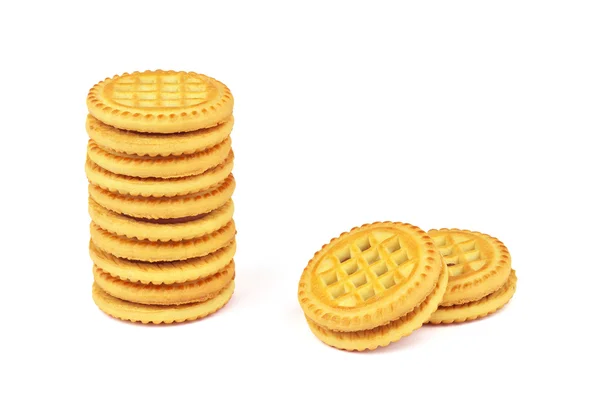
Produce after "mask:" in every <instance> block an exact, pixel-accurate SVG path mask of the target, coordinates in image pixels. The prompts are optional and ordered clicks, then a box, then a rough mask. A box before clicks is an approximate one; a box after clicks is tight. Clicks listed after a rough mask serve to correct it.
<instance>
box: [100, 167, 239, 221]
mask: <svg viewBox="0 0 600 400" xmlns="http://www.w3.org/2000/svg"><path fill="white" fill-rule="evenodd" d="M234 189H235V180H234V178H233V175H231V174H230V175H229V176H228V177H227V178H226V179H225V180H224V181H222V182H219V183H218V184H217V185H214V186H211V187H209V188H208V189H206V190H204V191H201V192H198V193H190V194H188V195H185V196H174V197H160V198H156V197H142V196H125V195H121V194H119V193H111V192H109V191H108V190H104V189H102V188H100V187H98V186H95V185H89V186H88V190H89V194H90V197H91V198H92V199H93V200H94V201H95V202H96V203H98V204H100V205H101V206H102V207H104V208H107V209H109V210H112V211H115V212H118V213H120V214H126V215H129V216H132V217H136V218H145V219H168V218H182V217H190V216H194V215H199V214H205V213H207V212H210V211H212V210H214V209H217V208H219V207H221V206H222V205H223V204H225V203H227V201H229V199H230V198H231V196H232V195H233V191H234Z"/></svg>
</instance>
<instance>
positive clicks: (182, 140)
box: [85, 115, 233, 157]
mask: <svg viewBox="0 0 600 400" xmlns="http://www.w3.org/2000/svg"><path fill="white" fill-rule="evenodd" d="M85 128H86V130H87V133H88V136H89V137H90V139H92V140H93V141H94V142H96V143H97V144H98V146H100V147H102V148H105V149H108V150H111V151H113V152H115V153H124V154H137V155H138V156H152V157H156V156H163V157H166V156H172V155H173V156H178V155H182V154H192V153H197V152H199V151H202V150H204V149H208V148H209V147H213V146H216V145H217V144H219V143H221V142H222V141H223V140H225V139H227V138H228V137H229V135H230V134H231V131H232V129H233V116H231V117H229V118H227V119H226V120H225V121H223V122H222V123H220V124H219V125H216V126H213V127H211V128H207V129H200V130H197V131H192V132H185V133H174V134H171V135H162V134H152V133H144V134H141V133H139V132H133V131H125V130H122V129H118V128H115V127H113V126H110V125H106V124H103V123H102V122H100V121H98V120H97V119H96V118H94V117H93V116H92V115H88V117H87V120H86V123H85Z"/></svg>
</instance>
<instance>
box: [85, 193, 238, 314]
mask: <svg viewBox="0 0 600 400" xmlns="http://www.w3.org/2000/svg"><path fill="white" fill-rule="evenodd" d="M96 189H97V188H95V187H92V186H91V188H90V194H92V193H93V192H94V190H96ZM166 200H167V201H172V200H173V198H167V199H166ZM160 201H161V199H160V198H152V203H153V204H154V203H157V202H160ZM201 207H202V205H201ZM88 209H89V214H90V216H91V218H92V223H91V225H90V233H91V241H90V257H91V259H92V261H93V264H94V266H93V274H94V285H93V290H92V296H93V299H94V302H95V303H96V305H97V306H98V307H99V308H100V309H101V310H102V311H104V312H105V313H106V314H108V315H111V316H113V317H116V318H119V319H122V320H129V321H133V322H142V323H154V324H160V323H173V322H183V321H189V320H195V319H198V318H202V317H204V316H207V315H209V314H212V313H214V312H216V311H218V310H219V309H220V308H222V307H223V306H225V304H227V302H228V301H229V299H230V298H231V296H232V295H233V290H234V285H235V284H234V277H235V263H234V261H233V257H234V255H235V249H236V244H235V234H236V230H235V223H234V222H233V219H232V216H233V202H232V201H231V199H230V198H225V199H224V204H218V207H217V208H216V209H214V210H212V211H208V212H206V213H204V214H200V215H196V216H184V217H179V218H158V219H145V218H139V217H133V216H130V215H125V214H121V213H118V212H115V211H112V210H109V209H108V208H105V207H103V206H102V205H100V204H99V203H98V202H96V201H95V200H94V196H93V195H92V196H91V197H90V199H89V203H88Z"/></svg>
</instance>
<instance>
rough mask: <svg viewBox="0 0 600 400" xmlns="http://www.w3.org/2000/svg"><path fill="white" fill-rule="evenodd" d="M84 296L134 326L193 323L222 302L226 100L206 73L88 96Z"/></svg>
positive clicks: (226, 236)
mask: <svg viewBox="0 0 600 400" xmlns="http://www.w3.org/2000/svg"><path fill="white" fill-rule="evenodd" d="M87 105H88V110H89V113H90V115H88V117H87V121H86V130H87V132H88V135H89V136H90V141H89V144H88V149H87V160H86V164H85V171H86V176H87V178H88V181H89V183H90V185H89V195H90V199H89V203H88V208H89V214H90V217H91V219H92V223H91V225H90V234H91V241H90V257H91V259H92V261H93V272H94V281H95V283H94V286H93V290H92V295H93V298H94V301H95V302H96V304H97V305H98V307H99V308H100V309H101V310H102V311H104V312H105V313H107V314H109V315H111V316H113V317H116V318H119V319H124V320H129V321H139V322H143V323H150V322H151V323H172V322H181V321H186V320H193V319H198V318H201V317H203V316H205V315H208V314H210V313H213V312H215V311H217V310H218V309H220V308H221V307H223V306H224V305H225V304H226V303H227V302H228V301H229V299H230V298H231V296H232V295H233V290H234V286H235V285H234V282H233V280H234V277H235V268H234V260H233V258H234V255H235V251H236V242H235V235H236V229H235V223H234V222H233V212H234V205H233V201H232V200H231V197H232V195H233V192H234V189H235V179H234V178H233V175H232V174H231V172H232V170H233V151H232V149H231V138H230V133H231V131H232V128H233V115H232V111H233V97H232V95H231V92H230V91H229V89H227V87H226V86H225V85H223V84H222V83H221V82H219V81H216V80H215V79H212V78H209V77H207V76H205V75H200V74H196V73H187V72H175V71H160V70H159V71H146V72H135V73H133V74H124V75H121V76H115V77H114V78H111V79H106V80H104V81H102V82H100V83H98V84H97V85H95V86H94V87H93V88H92V89H91V90H90V92H89V95H88V99H87Z"/></svg>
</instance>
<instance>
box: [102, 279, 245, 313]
mask: <svg viewBox="0 0 600 400" xmlns="http://www.w3.org/2000/svg"><path fill="white" fill-rule="evenodd" d="M234 288H235V283H234V281H231V283H230V284H229V285H227V286H226V287H225V288H224V289H223V290H221V292H219V293H218V294H217V295H216V296H214V297H213V298H211V299H210V300H207V301H204V302H201V303H188V304H180V305H170V306H161V305H147V304H138V303H132V302H130V301H125V300H120V299H117V298H116V297H113V296H111V295H109V294H108V293H106V292H105V291H104V290H102V289H100V287H99V286H98V284H96V283H94V285H93V286H92V298H93V299H94V302H95V303H96V305H97V306H98V308H99V309H100V310H102V311H103V312H105V313H106V314H108V315H110V316H112V317H115V318H118V319H122V320H127V321H132V322H142V323H144V324H147V323H153V324H161V323H165V324H171V323H173V322H184V321H192V320H195V319H198V318H202V317H205V316H207V315H209V314H212V313H214V312H217V311H218V310H220V309H221V308H223V306H225V304H227V302H228V301H229V300H230V299H231V296H233V290H234Z"/></svg>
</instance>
